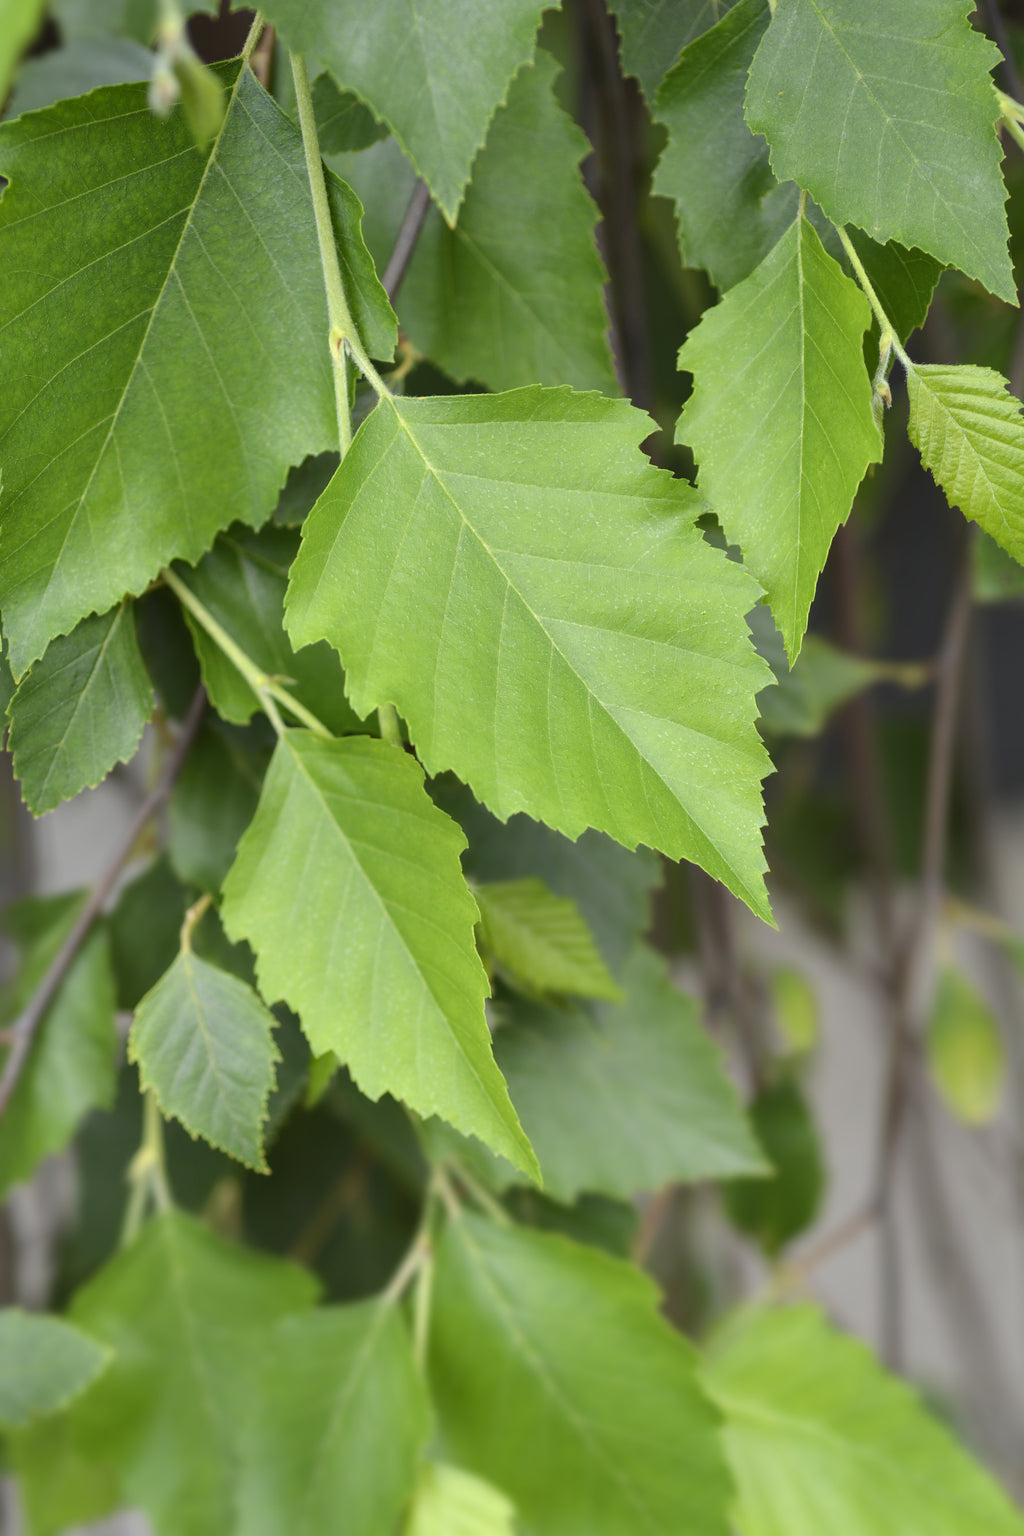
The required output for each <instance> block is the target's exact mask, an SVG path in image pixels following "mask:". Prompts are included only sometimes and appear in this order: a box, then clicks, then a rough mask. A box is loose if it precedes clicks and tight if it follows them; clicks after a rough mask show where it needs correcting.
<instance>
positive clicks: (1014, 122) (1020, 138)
mask: <svg viewBox="0 0 1024 1536" xmlns="http://www.w3.org/2000/svg"><path fill="white" fill-rule="evenodd" d="M1003 122H1004V123H1005V124H1006V126H1007V128H1008V129H1009V132H1010V137H1011V138H1012V139H1015V140H1016V141H1017V144H1018V146H1019V147H1020V148H1021V149H1024V128H1022V127H1021V125H1020V120H1019V118H1016V117H1007V116H1006V115H1005V113H1004V115H1003Z"/></svg>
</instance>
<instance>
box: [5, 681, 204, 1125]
mask: <svg viewBox="0 0 1024 1536" xmlns="http://www.w3.org/2000/svg"><path fill="white" fill-rule="evenodd" d="M205 708H206V692H205V690H204V689H203V688H201V687H200V688H198V689H197V690H196V694H195V697H194V698H193V700H192V703H191V704H190V706H189V711H188V714H187V715H186V716H185V719H184V721H183V722H182V726H181V731H180V732H179V734H178V738H177V740H176V741H175V743H174V746H173V747H172V749H171V752H170V754H169V756H168V758H167V761H166V763H165V764H164V768H163V772H162V773H161V775H160V777H159V779H158V780H157V782H156V784H154V786H153V788H152V789H151V790H150V792H149V794H148V795H147V796H146V798H145V800H144V801H143V802H142V804H141V805H140V806H139V809H138V810H137V811H136V813H135V816H134V817H133V818H132V822H131V825H130V826H129V828H128V830H127V832H126V833H125V835H124V837H123V839H122V840H121V842H120V844H119V845H118V848H117V851H116V852H115V854H114V856H113V858H112V859H111V861H110V863H109V864H108V865H107V868H106V869H105V870H104V872H103V874H102V875H101V877H100V879H99V880H98V881H97V883H96V885H94V886H93V889H92V891H91V892H90V895H89V899H88V901H87V902H86V903H85V906H84V907H83V908H82V910H81V912H80V913H79V915H78V919H77V921H76V923H75V925H74V927H73V928H72V930H71V932H70V933H69V934H68V936H67V938H66V939H65V940H64V943H63V944H62V945H61V947H60V950H59V951H58V953H57V955H56V956H55V958H54V960H53V964H52V965H51V966H50V968H49V970H48V971H47V973H46V975H45V976H44V977H43V980H42V982H41V983H40V985H39V987H38V988H37V989H36V991H35V993H34V994H33V996H32V998H31V1001H30V1002H29V1004H28V1006H27V1007H26V1008H25V1010H24V1012H23V1013H22V1014H21V1015H20V1016H19V1017H18V1019H17V1020H16V1021H15V1023H14V1024H13V1025H12V1026H11V1028H10V1031H9V1035H10V1039H11V1047H10V1050H9V1052H8V1055H7V1060H6V1061H5V1063H4V1070H3V1075H2V1076H0V1118H2V1117H3V1115H4V1112H5V1111H6V1109H7V1106H8V1104H9V1103H10V1101H11V1096H12V1094H13V1093H14V1090H15V1088H16V1087H17V1086H18V1080H19V1078H20V1077H21V1074H22V1072H23V1071H24V1068H25V1064H26V1062H27V1061H28V1057H29V1052H30V1051H31V1049H32V1042H33V1040H34V1039H35V1036H36V1032H37V1031H38V1029H39V1026H40V1025H41V1024H42V1022H43V1019H44V1018H45V1016H46V1010H47V1009H48V1008H49V1006H50V1004H51V1003H52V1002H53V999H54V997H55V996H56V994H57V991H58V989H59V987H60V984H61V982H62V981H63V980H64V978H65V976H66V975H67V973H68V971H69V970H70V968H71V966H72V964H73V962H74V959H75V956H76V955H77V954H78V952H79V950H80V949H81V947H82V945H83V944H84V943H85V941H86V939H87V938H88V937H89V934H90V933H91V931H92V928H93V925H94V923H95V922H96V920H97V918H98V917H99V915H100V913H101V912H102V911H103V907H104V904H105V902H106V900H107V897H108V896H109V895H110V893H111V891H112V890H113V889H114V886H115V884H116V883H117V879H118V876H119V875H120V873H121V871H122V869H123V868H124V866H125V864H126V863H127V862H128V860H129V858H130V857H131V854H132V850H133V848H134V847H135V844H136V842H137V841H138V838H139V834H140V833H141V832H142V830H143V828H144V827H145V825H146V823H147V822H148V821H149V820H150V818H151V817H152V816H155V815H156V813H157V811H159V809H160V808H161V806H162V805H163V803H164V801H165V800H166V799H167V797H168V795H169V794H170V792H171V790H172V789H173V787H174V783H175V780H176V779H177V777H178V774H179V773H180V772H181V770H182V768H183V766H184V763H185V759H186V758H187V756H188V754H189V750H190V749H191V746H192V743H193V741H194V740H195V737H196V732H197V731H198V729H199V724H200V721H201V720H202V717H203V711H204V709H205Z"/></svg>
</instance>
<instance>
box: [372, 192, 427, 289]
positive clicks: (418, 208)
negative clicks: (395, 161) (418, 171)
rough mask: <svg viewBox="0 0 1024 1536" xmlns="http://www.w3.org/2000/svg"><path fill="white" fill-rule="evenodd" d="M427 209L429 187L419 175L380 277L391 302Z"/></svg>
mask: <svg viewBox="0 0 1024 1536" xmlns="http://www.w3.org/2000/svg"><path fill="white" fill-rule="evenodd" d="M429 209H430V188H429V187H428V186H427V184H426V182H425V181H424V180H423V178H422V176H421V177H420V179H419V180H418V181H417V183H416V185H415V186H414V187H413V189H412V196H411V197H410V199H409V206H408V207H407V208H406V210H405V217H404V218H403V220H402V227H401V228H400V229H399V231H398V234H397V236H396V237H395V244H394V247H393V248H392V251H391V255H390V256H389V257H388V264H387V266H386V267H385V268H384V276H383V277H382V278H381V282H382V283H383V285H384V292H385V293H386V294H387V296H388V298H389V299H390V300H391V302H392V304H393V303H394V302H395V295H396V294H397V293H398V290H399V288H400V287H401V286H402V279H403V278H404V277H405V274H406V272H408V270H409V263H410V261H412V257H413V252H414V251H415V249H416V242H417V241H418V240H419V238H420V234H421V232H422V230H423V225H424V223H425V222H426V218H427V213H428V211H429Z"/></svg>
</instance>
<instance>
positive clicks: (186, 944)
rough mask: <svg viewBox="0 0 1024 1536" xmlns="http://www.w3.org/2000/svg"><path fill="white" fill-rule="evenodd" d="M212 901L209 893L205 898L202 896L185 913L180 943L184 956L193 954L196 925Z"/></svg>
mask: <svg viewBox="0 0 1024 1536" xmlns="http://www.w3.org/2000/svg"><path fill="white" fill-rule="evenodd" d="M210 900H211V897H210V893H209V892H207V893H206V895H205V896H200V898H199V900H198V901H194V902H193V903H192V905H191V906H190V907H189V909H188V911H187V912H186V913H185V921H184V922H183V923H182V925H181V938H180V941H179V942H180V945H181V952H182V954H183V955H187V954H191V952H192V935H193V933H194V932H195V929H196V925H197V924H198V923H199V922H200V920H201V919H202V916H203V914H204V912H205V911H206V909H207V907H208V906H209V905H210Z"/></svg>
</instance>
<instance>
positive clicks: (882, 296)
mask: <svg viewBox="0 0 1024 1536" xmlns="http://www.w3.org/2000/svg"><path fill="white" fill-rule="evenodd" d="M818 233H819V234H821V233H822V232H821V230H819V231H818ZM847 233H848V234H849V237H850V241H851V243H852V245H853V247H854V249H855V250H856V252H857V254H858V256H859V257H860V259H861V261H862V262H863V263H864V267H865V270H866V271H867V274H868V277H869V279H870V281H871V286H872V288H873V289H874V290H875V293H876V294H877V296H878V299H879V302H880V303H881V306H882V309H883V310H884V311H885V314H886V317H887V319H888V320H889V321H890V323H891V324H892V327H893V330H894V331H895V332H896V335H897V336H898V337H899V339H900V340H901V341H906V339H907V337H908V336H910V335H911V334H912V332H914V331H916V330H917V328H918V326H920V325H923V324H924V321H925V316H926V315H927V313H928V310H929V308H930V307H931V302H932V295H933V294H934V292H935V288H936V285H937V284H938V281H939V278H940V277H941V276H942V264H941V263H940V262H938V261H935V260H934V258H933V257H931V256H926V255H925V253H924V251H917V250H906V249H905V248H904V247H903V246H902V245H897V243H896V242H895V241H894V240H890V241H889V243H888V244H887V245H878V244H877V243H876V242H875V241H874V240H869V239H868V237H867V235H865V234H863V233H862V232H861V231H860V230H859V229H850V230H848V231H847ZM823 238H824V236H823ZM833 238H834V231H833ZM826 243H827V241H826ZM837 247H838V242H837ZM840 252H841V248H837V250H835V251H833V252H832V254H833V255H834V256H836V255H840ZM841 254H842V260H843V265H844V267H847V266H848V263H847V259H846V254H845V252H842V253H841ZM873 332H874V336H875V339H876V340H877V338H878V322H877V321H875V322H874V326H873ZM876 361H877V354H876V356H875V357H872V359H871V364H870V366H871V367H872V369H873V368H874V367H875V364H876Z"/></svg>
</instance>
